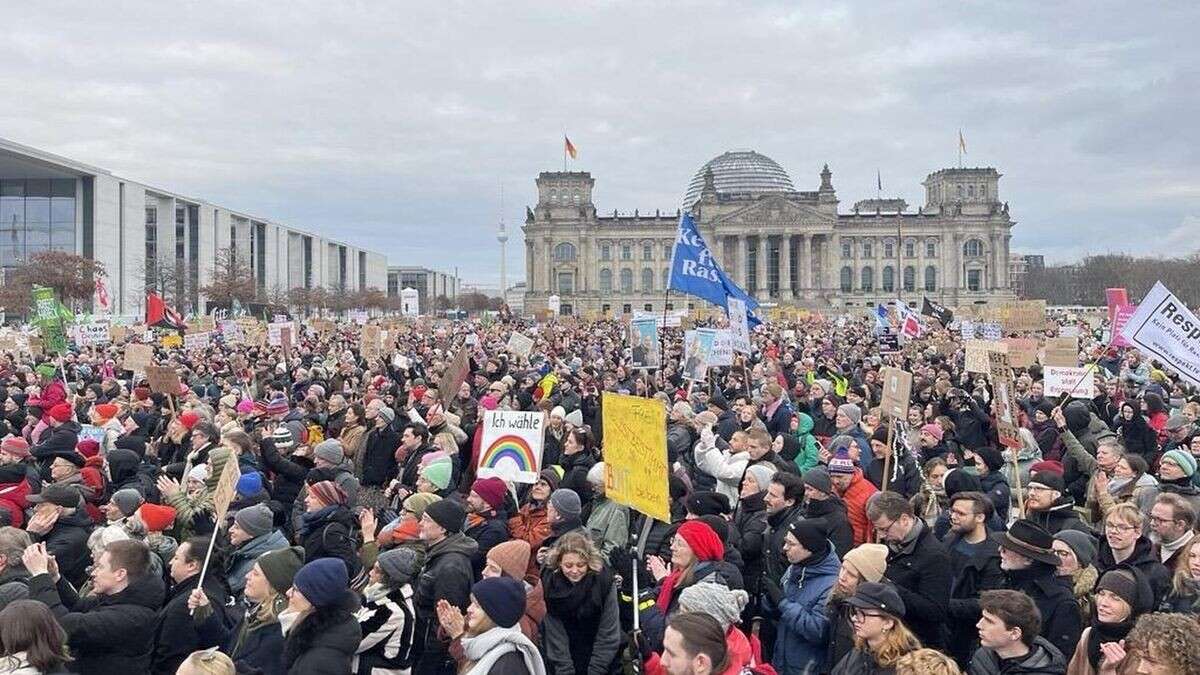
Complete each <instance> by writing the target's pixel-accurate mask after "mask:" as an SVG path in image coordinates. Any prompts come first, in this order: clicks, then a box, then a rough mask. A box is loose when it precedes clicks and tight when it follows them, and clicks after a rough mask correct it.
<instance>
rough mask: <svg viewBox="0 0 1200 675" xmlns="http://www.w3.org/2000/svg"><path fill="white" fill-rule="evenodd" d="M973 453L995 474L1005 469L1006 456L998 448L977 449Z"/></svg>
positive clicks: (985, 447)
mask: <svg viewBox="0 0 1200 675" xmlns="http://www.w3.org/2000/svg"><path fill="white" fill-rule="evenodd" d="M972 452H974V453H975V454H976V455H979V459H981V460H983V463H984V464H986V465H987V469H988V471H993V472H994V471H999V470H1000V469H1002V468H1004V456H1003V455H1001V454H1000V451H999V450H997V449H996V448H993V447H991V446H984V447H982V448H975V449H974V450H972Z"/></svg>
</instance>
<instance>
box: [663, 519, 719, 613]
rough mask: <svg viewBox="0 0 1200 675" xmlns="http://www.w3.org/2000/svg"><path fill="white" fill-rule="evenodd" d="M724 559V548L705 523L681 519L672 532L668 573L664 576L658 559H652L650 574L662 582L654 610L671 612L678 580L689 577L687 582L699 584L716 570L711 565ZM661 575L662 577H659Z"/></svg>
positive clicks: (677, 590) (679, 590) (674, 603)
mask: <svg viewBox="0 0 1200 675" xmlns="http://www.w3.org/2000/svg"><path fill="white" fill-rule="evenodd" d="M724 558H725V545H724V544H723V543H721V538H720V537H719V536H717V533H716V532H714V531H713V529H712V528H711V527H709V526H708V524H707V523H705V522H703V521H700V520H685V521H684V522H683V524H682V525H680V526H679V529H678V530H676V531H675V541H674V542H673V543H672V544H671V571H670V572H669V573H666V572H667V571H666V569H665V568H664V567H663V566H662V565H661V560H659V559H658V558H654V560H655V561H657V562H655V563H651V566H650V572H651V573H652V574H654V576H655V577H656V578H658V579H661V581H662V585H661V586H660V587H659V589H658V601H657V605H658V610H659V611H660V612H662V613H663V615H664V616H666V615H668V614H670V613H671V612H672V611H673V610H674V609H675V605H676V604H677V603H678V602H679V593H680V592H681V591H682V590H683V589H682V588H677V584H678V583H679V580H680V579H683V578H690V579H691V583H693V584H695V583H699V582H700V581H701V580H702V579H704V578H706V577H708V576H710V575H712V574H714V573H716V572H717V568H716V566H715V565H713V564H712V563H716V562H720V561H721V560H723V559H724ZM664 573H666V575H665V576H662V575H663V574H664ZM718 576H719V575H718Z"/></svg>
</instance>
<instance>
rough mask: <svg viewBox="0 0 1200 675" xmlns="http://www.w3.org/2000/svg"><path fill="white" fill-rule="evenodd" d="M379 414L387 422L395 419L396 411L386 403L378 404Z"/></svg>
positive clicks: (389, 422)
mask: <svg viewBox="0 0 1200 675" xmlns="http://www.w3.org/2000/svg"><path fill="white" fill-rule="evenodd" d="M379 416H380V417H382V418H383V419H385V420H387V423H388V424H391V423H392V422H395V421H396V411H395V410H392V409H391V408H389V407H388V406H386V405H384V406H379Z"/></svg>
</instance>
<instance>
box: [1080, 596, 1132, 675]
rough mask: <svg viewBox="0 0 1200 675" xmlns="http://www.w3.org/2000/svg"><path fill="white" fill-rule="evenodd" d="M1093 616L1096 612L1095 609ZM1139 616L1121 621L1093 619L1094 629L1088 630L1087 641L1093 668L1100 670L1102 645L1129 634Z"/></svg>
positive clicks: (1088, 653)
mask: <svg viewBox="0 0 1200 675" xmlns="http://www.w3.org/2000/svg"><path fill="white" fill-rule="evenodd" d="M1092 616H1093V617H1095V612H1094V610H1093V614H1092ZM1136 620H1137V617H1134V616H1130V617H1129V618H1128V619H1125V620H1124V621H1122V622H1121V623H1100V621H1099V620H1098V619H1093V621H1092V629H1091V630H1090V631H1088V641H1087V657H1088V663H1090V664H1092V668H1093V669H1095V670H1097V671H1099V670H1100V659H1101V655H1100V645H1101V644H1103V643H1105V642H1120V641H1121V640H1124V639H1125V636H1126V635H1129V631H1131V630H1133V624H1134V622H1135V621H1136Z"/></svg>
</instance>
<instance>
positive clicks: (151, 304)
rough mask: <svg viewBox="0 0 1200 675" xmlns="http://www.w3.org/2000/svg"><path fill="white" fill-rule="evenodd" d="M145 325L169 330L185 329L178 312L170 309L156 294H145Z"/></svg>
mask: <svg viewBox="0 0 1200 675" xmlns="http://www.w3.org/2000/svg"><path fill="white" fill-rule="evenodd" d="M146 325H147V326H157V327H159V328H169V329H171V330H184V329H185V328H187V324H185V323H184V322H183V317H182V316H180V315H179V312H176V311H175V310H173V309H171V308H170V307H169V306H168V305H167V303H166V302H165V301H164V300H163V299H162V298H161V297H160V296H159V295H158V294H157V293H147V294H146Z"/></svg>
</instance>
